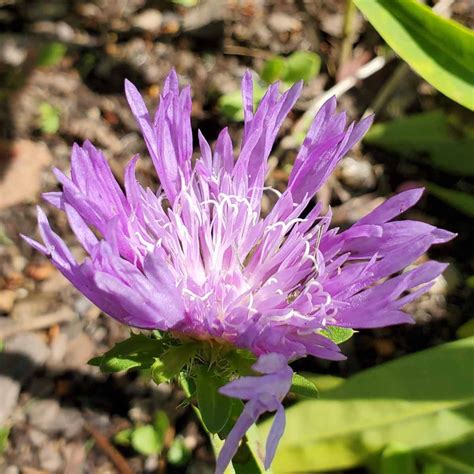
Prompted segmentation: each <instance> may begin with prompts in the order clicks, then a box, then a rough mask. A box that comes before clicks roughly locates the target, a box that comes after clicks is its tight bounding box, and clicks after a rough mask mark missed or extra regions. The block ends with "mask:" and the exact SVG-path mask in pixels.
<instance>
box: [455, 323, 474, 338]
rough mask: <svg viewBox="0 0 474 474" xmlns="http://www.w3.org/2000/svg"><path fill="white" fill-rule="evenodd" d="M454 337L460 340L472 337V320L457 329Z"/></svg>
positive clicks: (473, 325) (473, 334) (473, 331)
mask: <svg viewBox="0 0 474 474" xmlns="http://www.w3.org/2000/svg"><path fill="white" fill-rule="evenodd" d="M456 336H457V337H459V338H460V339H461V338H464V337H471V336H474V318H472V319H470V320H469V321H466V322H465V323H464V324H462V325H461V326H459V327H458V329H457V331H456Z"/></svg>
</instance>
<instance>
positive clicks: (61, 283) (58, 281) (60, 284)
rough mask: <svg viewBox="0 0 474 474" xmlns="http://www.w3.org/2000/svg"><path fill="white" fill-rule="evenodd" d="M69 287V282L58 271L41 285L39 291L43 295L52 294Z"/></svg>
mask: <svg viewBox="0 0 474 474" xmlns="http://www.w3.org/2000/svg"><path fill="white" fill-rule="evenodd" d="M70 287H71V283H70V282H69V280H67V279H66V277H65V276H64V275H63V274H62V273H61V272H60V271H58V270H55V271H54V272H53V274H52V275H51V276H50V277H49V278H48V279H47V280H45V281H43V282H42V283H41V285H40V290H41V291H42V292H44V293H54V292H60V291H61V290H64V289H65V288H70Z"/></svg>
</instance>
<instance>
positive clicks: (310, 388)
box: [290, 373, 319, 398]
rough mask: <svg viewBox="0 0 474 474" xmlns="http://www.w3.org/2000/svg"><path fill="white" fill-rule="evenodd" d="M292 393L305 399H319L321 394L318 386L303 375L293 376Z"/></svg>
mask: <svg viewBox="0 0 474 474" xmlns="http://www.w3.org/2000/svg"><path fill="white" fill-rule="evenodd" d="M290 392H292V393H294V394H296V395H299V396H301V397H303V398H318V397H319V392H318V389H317V387H316V385H315V384H314V383H313V382H312V381H311V380H309V379H307V378H306V377H304V376H303V375H301V374H297V373H295V374H293V380H292V381H291V388H290Z"/></svg>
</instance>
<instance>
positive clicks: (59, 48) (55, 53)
mask: <svg viewBox="0 0 474 474" xmlns="http://www.w3.org/2000/svg"><path fill="white" fill-rule="evenodd" d="M66 51H67V47H66V46H65V45H64V44H62V43H58V42H53V43H49V44H47V45H45V46H43V48H41V50H40V53H39V55H38V60H37V61H36V64H37V65H38V66H42V67H50V66H56V65H57V64H59V62H60V61H61V59H63V57H64V56H65V54H66Z"/></svg>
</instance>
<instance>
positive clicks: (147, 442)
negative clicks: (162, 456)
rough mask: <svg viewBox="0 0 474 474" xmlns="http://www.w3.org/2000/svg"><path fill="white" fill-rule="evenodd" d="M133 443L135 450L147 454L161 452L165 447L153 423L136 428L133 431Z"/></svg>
mask: <svg viewBox="0 0 474 474" xmlns="http://www.w3.org/2000/svg"><path fill="white" fill-rule="evenodd" d="M131 444H132V446H133V449H135V451H137V452H139V453H140V454H144V455H145V456H150V455H152V454H159V453H160V452H161V450H162V449H163V444H162V441H161V439H160V437H159V435H158V433H157V432H156V431H155V429H154V428H153V426H152V425H144V426H139V427H138V428H135V429H134V430H133V431H132V435H131Z"/></svg>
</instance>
